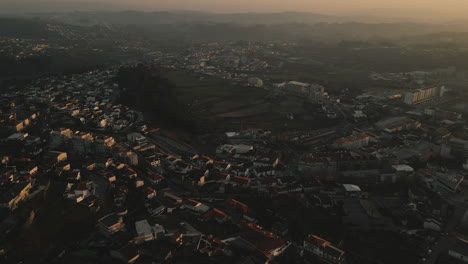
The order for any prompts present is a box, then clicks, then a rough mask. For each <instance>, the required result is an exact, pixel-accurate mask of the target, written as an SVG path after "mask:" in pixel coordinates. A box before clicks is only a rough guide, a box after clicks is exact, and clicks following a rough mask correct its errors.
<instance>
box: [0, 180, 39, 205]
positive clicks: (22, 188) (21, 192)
mask: <svg viewBox="0 0 468 264" xmlns="http://www.w3.org/2000/svg"><path fill="white" fill-rule="evenodd" d="M32 187H33V182H20V183H17V184H14V185H13V186H12V187H11V188H9V189H8V190H7V191H6V192H4V193H3V194H0V195H1V196H0V206H1V207H3V208H8V209H10V210H15V209H16V208H17V207H18V204H19V203H20V202H21V201H23V200H24V199H25V198H26V197H28V195H29V192H30V190H31V188H32Z"/></svg>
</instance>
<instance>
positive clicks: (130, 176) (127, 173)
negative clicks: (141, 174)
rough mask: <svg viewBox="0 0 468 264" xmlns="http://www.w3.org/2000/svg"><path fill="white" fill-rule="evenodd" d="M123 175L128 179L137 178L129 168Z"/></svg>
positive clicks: (135, 173) (134, 172)
mask: <svg viewBox="0 0 468 264" xmlns="http://www.w3.org/2000/svg"><path fill="white" fill-rule="evenodd" d="M123 174H124V176H125V177H127V178H129V179H134V178H136V177H137V176H138V173H137V172H136V171H135V170H134V169H132V168H130V167H127V168H126V169H125V171H124V173H123Z"/></svg>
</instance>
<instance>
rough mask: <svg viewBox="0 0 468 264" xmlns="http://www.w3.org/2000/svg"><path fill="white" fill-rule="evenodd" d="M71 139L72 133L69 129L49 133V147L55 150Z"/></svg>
mask: <svg viewBox="0 0 468 264" xmlns="http://www.w3.org/2000/svg"><path fill="white" fill-rule="evenodd" d="M72 137H73V131H71V130H70V129H68V128H67V129H61V130H58V131H57V130H54V131H51V132H50V142H49V144H50V147H51V148H56V147H58V146H60V145H62V144H64V143H66V142H67V141H68V140H70V139H71V138H72Z"/></svg>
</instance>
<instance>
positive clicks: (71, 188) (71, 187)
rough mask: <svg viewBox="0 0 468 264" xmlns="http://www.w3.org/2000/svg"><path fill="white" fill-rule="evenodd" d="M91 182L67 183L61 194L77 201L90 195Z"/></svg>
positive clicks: (91, 191)
mask: <svg viewBox="0 0 468 264" xmlns="http://www.w3.org/2000/svg"><path fill="white" fill-rule="evenodd" d="M93 189H94V186H93V182H92V181H89V182H80V183H68V184H67V187H66V189H65V193H64V194H63V196H64V197H65V198H66V199H69V200H74V201H76V202H77V203H79V202H81V201H83V199H84V198H86V197H88V196H90V195H91V194H92V193H93V192H94V190H93Z"/></svg>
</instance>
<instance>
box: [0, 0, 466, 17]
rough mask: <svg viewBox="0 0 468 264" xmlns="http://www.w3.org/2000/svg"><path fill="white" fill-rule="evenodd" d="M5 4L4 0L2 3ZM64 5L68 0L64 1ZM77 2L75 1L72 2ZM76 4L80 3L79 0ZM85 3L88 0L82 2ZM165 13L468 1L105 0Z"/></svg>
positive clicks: (460, 6) (446, 5) (451, 6)
mask: <svg viewBox="0 0 468 264" xmlns="http://www.w3.org/2000/svg"><path fill="white" fill-rule="evenodd" d="M0 1H1V0H0ZM62 1H64V0H62ZM72 1H73V0H72ZM75 1H76V0H75ZM81 1H85V0H81ZM101 1H106V2H110V3H117V2H119V3H126V4H138V5H145V6H151V7H160V8H164V9H168V8H172V9H197V10H207V11H208V10H209V11H218V12H246V11H251V12H259V11H260V12H261V11H267V12H269V11H317V12H324V11H327V12H333V11H345V10H362V9H373V8H397V9H433V10H434V11H443V12H445V13H452V12H453V13H462V12H464V13H465V14H468V0H101Z"/></svg>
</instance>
